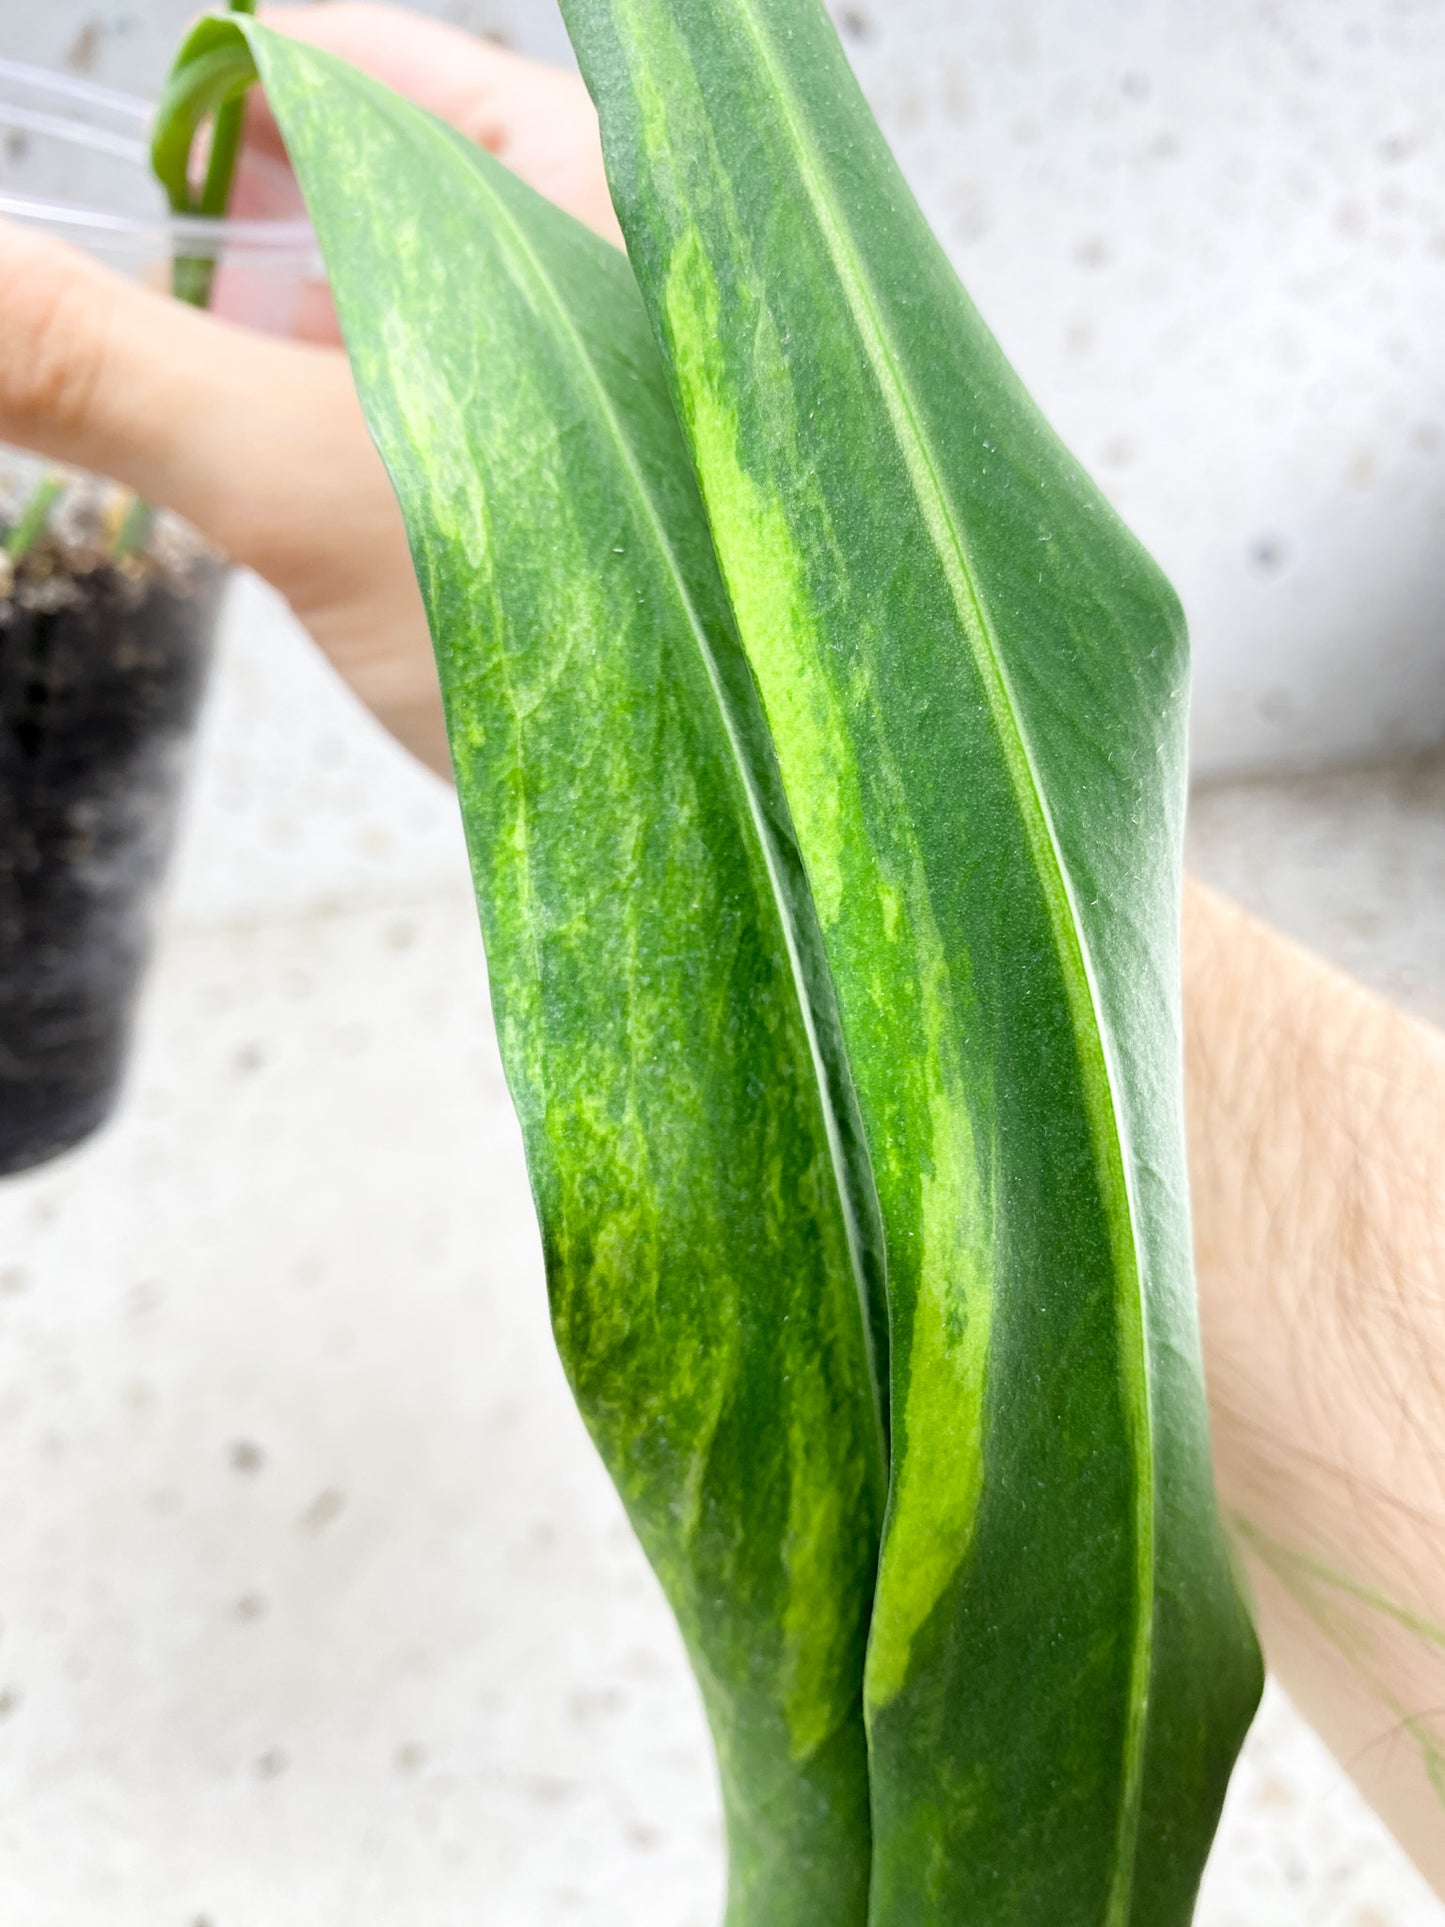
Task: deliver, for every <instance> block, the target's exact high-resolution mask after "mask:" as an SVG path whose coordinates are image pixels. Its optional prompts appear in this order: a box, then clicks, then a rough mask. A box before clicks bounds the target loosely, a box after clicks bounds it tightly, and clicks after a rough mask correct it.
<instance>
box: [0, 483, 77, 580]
mask: <svg viewBox="0 0 1445 1927" xmlns="http://www.w3.org/2000/svg"><path fill="white" fill-rule="evenodd" d="M64 487H65V481H64V478H63V477H62V476H59V475H47V476H46V477H45V478H44V480H43V481H41V482H40V483H39V484H38V485H37V486H36V489H35V492H34V493H33V494H32V495H31V497H30V500H29V501H28V502H27V503H26V504H25V507H24V508H23V509H22V510H21V512H20V520H19V521H18V522H17V523H16V524H15V526H14V528H13V529H12V530H11V531H10V533H9V535H8V536H7V537H6V538H5V545H4V546H5V553H6V555H8V556H9V558H10V560H11V561H12V562H18V561H19V560H20V558H21V556H22V555H27V554H28V553H29V552H30V550H31V549H33V548H34V547H35V544H36V543H37V542H38V541H39V540H40V538H41V536H43V535H44V533H45V527H46V524H47V523H48V522H49V520H50V511H51V510H52V509H53V508H54V507H55V504H56V502H57V500H58V499H59V497H60V494H61V492H62V490H63V489H64Z"/></svg>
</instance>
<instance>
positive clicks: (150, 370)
mask: <svg viewBox="0 0 1445 1927" xmlns="http://www.w3.org/2000/svg"><path fill="white" fill-rule="evenodd" d="M267 18H268V19H269V20H270V21H271V23H272V24H273V25H276V26H278V27H281V28H283V29H285V30H286V31H288V32H292V33H295V34H298V35H304V36H305V37H306V38H307V39H309V40H312V41H315V42H317V43H319V44H323V45H325V46H327V47H329V48H330V49H332V50H333V51H334V52H337V53H339V54H341V55H343V56H344V57H345V58H347V59H350V60H352V61H354V62H355V63H356V64H357V65H359V66H362V67H365V68H366V69H368V70H369V71H370V72H372V73H374V74H376V75H378V76H379V77H380V78H381V79H383V80H386V81H388V82H389V83H390V84H392V85H394V86H396V87H398V88H400V89H401V91H403V92H405V93H407V94H409V95H410V96H411V97H412V98H413V99H416V100H419V101H421V102H423V103H424V104H425V105H426V106H428V107H430V108H432V109H433V111H435V112H437V113H438V114H440V115H442V116H443V117H444V118H446V119H448V120H450V121H452V122H453V123H454V124H455V125H457V126H458V127H460V128H461V129H462V130H463V131H464V132H466V133H467V134H468V135H469V136H471V137H472V138H473V139H478V140H481V141H483V142H484V143H485V144H486V145H487V146H488V147H489V148H491V149H492V150H493V151H494V152H495V153H497V154H498V155H499V156H500V158H501V159H502V160H503V161H505V162H506V163H507V164H508V165H509V166H511V167H513V168H515V170H516V171H517V172H518V173H519V174H521V175H522V176H523V178H525V179H526V180H528V181H530V182H531V183H532V185H533V186H535V187H537V188H539V189H540V190H541V191H542V192H544V193H546V194H549V195H551V196H552V197H553V198H554V199H555V200H557V201H558V202H559V203H560V204H561V205H562V206H564V207H566V208H568V209H569V210H570V211H571V212H572V213H574V214H576V215H578V216H579V217H580V218H582V219H583V220H586V221H588V222H590V223H591V224H592V225H593V226H594V227H596V228H597V229H598V230H599V231H600V232H602V233H604V234H606V235H607V236H608V237H609V238H610V239H612V240H617V239H618V238H619V237H618V234H617V228H616V223H615V221H614V219H613V215H612V210H611V205H610V202H609V200H608V196H607V189H606V183H605V180H604V177H603V172H602V163H601V156H600V151H599V147H598V135H597V122H596V117H595V115H594V113H593V111H592V107H591V104H590V102H589V101H588V99H587V96H586V94H585V92H584V91H583V89H582V87H581V84H580V82H578V81H577V80H576V79H575V78H574V77H572V76H570V75H567V74H562V73H558V72H555V71H553V70H551V69H549V68H545V67H541V66H538V65H536V64H534V63H532V62H530V61H525V60H521V59H519V58H517V57H516V56H514V55H511V54H508V53H506V52H504V51H502V50H501V49H500V48H497V47H493V46H489V45H487V44H485V43H482V42H478V41H475V40H472V39H470V38H469V37H468V36H466V35H464V34H461V33H459V32H457V31H456V30H455V29H452V28H449V27H444V26H440V25H437V24H435V23H433V22H429V21H425V20H422V19H419V18H417V17H415V16H412V15H404V14H401V13H398V12H395V11H392V10H391V9H388V8H386V7H382V6H371V5H351V4H335V5H330V6H326V7H324V8H278V9H274V10H271V11H270V12H269V14H268V15H267ZM248 138H249V141H250V143H251V145H252V146H253V147H254V148H255V149H256V150H258V151H268V150H269V151H271V152H277V151H279V143H278V141H277V137H276V133H275V129H274V127H273V126H272V125H271V123H270V122H269V120H268V118H267V116H266V115H265V112H264V109H263V108H261V107H260V105H259V104H258V103H254V104H253V108H252V111H251V116H250V130H249V136H248ZM315 332H316V334H317V336H318V338H317V339H315V340H313V341H310V342H308V343H305V344H299V343H295V342H278V341H271V340H264V339H260V338H258V337H256V336H253V335H250V334H247V333H245V332H244V331H242V330H240V329H236V328H232V327H229V326H228V325H227V324H226V323H225V322H224V321H221V320H218V319H216V318H214V317H210V316H202V315H197V314H195V313H192V312H190V311H188V310H185V309H182V308H180V307H179V306H177V305H176V304H174V303H170V302H168V301H166V300H165V299H164V298H162V297H161V296H159V295H157V294H154V293H151V292H149V291H147V290H145V289H143V288H140V287H136V286H133V285H130V284H128V283H126V282H123V281H120V280H117V279H115V278H114V277H112V276H111V275H109V274H108V273H106V272H105V271H104V270H102V269H100V268H98V267H96V266H94V265H92V264H91V263H89V262H87V261H85V260H84V259H82V258H81V257H79V256H77V255H74V254H72V253H71V252H69V251H68V250H66V249H65V248H63V247H61V246H59V245H58V244H55V243H53V242H50V241H47V240H42V239H38V238H36V237H34V236H31V235H28V234H25V233H22V232H20V231H19V230H17V229H15V228H13V227H10V226H7V225H5V224H3V223H0V440H5V441H10V442H13V443H17V444H20V445H22V446H26V447H30V448H33V449H35V450H37V451H38V452H40V453H42V454H45V455H49V456H51V457H53V458H55V459H58V460H64V461H70V462H75V463H78V464H80V465H81V466H84V467H87V468H92V469H95V470H97V471H98V472H100V473H102V474H107V475H111V476H114V477H115V478H116V479H118V480H119V481H121V482H123V483H125V484H126V485H127V486H129V487H131V488H134V489H135V490H137V491H138V492H139V493H140V494H142V495H143V496H144V497H145V498H146V499H147V500H149V501H152V502H156V503H159V504H163V505H165V506H167V507H170V508H173V509H175V510H176V511H178V512H179V513H180V514H182V515H184V516H186V517H188V518H189V519H190V520H191V521H192V522H193V523H195V524H196V526H197V527H198V528H200V529H201V530H203V531H204V532H205V533H206V534H207V535H209V536H210V537H211V538H212V539H213V540H214V541H215V542H216V543H217V544H218V545H219V546H220V547H222V548H223V549H224V550H226V552H227V553H228V554H230V555H231V556H233V557H234V558H235V559H236V560H237V561H238V562H241V563H243V564H246V565H248V566H250V567H252V568H254V569H255V570H256V571H257V572H258V573H259V574H261V575H262V576H264V577H265V578H266V579H267V580H269V581H270V582H272V583H274V584H275V586H276V587H277V588H278V589H279V590H280V591H281V593H282V594H283V595H284V596H285V597H286V598H287V600H288V601H289V602H290V604H291V606H292V608H293V609H294V610H295V611H296V614H297V615H298V617H299V618H300V620H301V621H302V623H303V624H304V625H305V626H306V628H307V629H308V630H309V631H310V633H311V634H312V636H313V637H314V638H315V640H316V641H317V643H318V644H319V645H320V646H321V648H322V649H323V650H324V651H325V653H326V654H327V656H328V657H329V658H330V660H331V662H332V663H333V665H334V666H335V668H336V669H337V670H338V671H339V672H340V674H341V675H342V676H343V677H344V678H345V679H346V681H347V682H348V683H349V684H350V685H351V687H352V688H353V689H354V690H355V691H356V692H357V694H358V695H359V696H360V697H361V698H362V700H363V701H365V702H366V703H367V704H369V706H370V707H371V708H372V709H373V710H374V711H375V713H376V715H377V716H378V717H379V718H380V720H381V721H382V722H383V723H384V724H385V725H386V726H387V727H388V728H389V729H390V730H391V731H392V732H393V734H395V735H396V736H397V737H398V738H399V739H400V740H401V741H402V742H403V743H405V744H406V745H407V746H408V747H409V748H410V749H412V750H413V751H414V752H415V753H416V754H417V755H418V756H419V757H420V758H421V759H422V760H423V761H425V762H427V763H429V764H430V765H431V766H432V767H433V768H434V769H436V770H438V771H439V772H441V773H443V774H447V773H448V772H449V766H448V762H447V752H446V737H445V731H444V728H443V725H442V719H441V709H440V703H439V699H438V696H437V688H436V679H435V673H434V670H433V667H432V661H431V651H430V644H429V642H428V638H427V632H426V625H425V621H424V619H423V616H422V611H421V605H420V601H419V598H418V595H417V591H416V587H415V584H414V581H413V578H412V574H411V569H410V564H409V560H408V556H407V551H406V544H405V540H404V537H403V534H402V529H401V523H400V519H399V516H398V514H397V511H396V508H395V505H394V503H393V501H392V497H391V493H390V490H389V488H388V485H387V482H386V478H385V475H384V474H383V472H382V469H381V465H380V462H379V460H378V459H377V457H376V455H375V453H374V451H373V450H372V447H371V444H370V441H369V440H368V438H367V435H366V430H365V427H364V425H363V423H362V420H361V415H360V411H359V408H358V406H357V403H356V398H355V395H354V393H353V390H352V386H351V382H350V378H349V375H348V372H347V367H346V363H345V360H344V357H343V356H342V354H341V352H340V350H339V348H338V347H337V346H336V345H335V339H334V333H331V332H330V331H329V330H328V328H327V326H326V325H325V324H324V323H323V325H322V326H321V327H320V328H318V329H317V330H315ZM1184 934H1185V945H1184V955H1185V1007H1186V1032H1187V1036H1186V1068H1187V1101H1188V1125H1189V1141H1190V1167H1191V1178H1192V1183H1193V1192H1194V1209H1195V1239H1196V1249H1197V1257H1198V1270H1199V1289H1200V1309H1201V1318H1202V1325H1203V1334H1204V1348H1205V1364H1206V1371H1207V1377H1208V1384H1209V1394H1210V1406H1211V1411H1212V1416H1213V1425H1214V1440H1215V1449H1216V1458H1217V1469H1218V1482H1219V1492H1220V1502H1221V1507H1222V1510H1223V1511H1224V1514H1225V1516H1226V1518H1227V1519H1228V1521H1229V1524H1230V1529H1231V1532H1232V1533H1233V1535H1234V1540H1235V1544H1236V1545H1237V1547H1238V1549H1239V1552H1240V1557H1241V1561H1242V1564H1243V1567H1244V1570H1245V1572H1246V1574H1247V1577H1248V1581H1249V1583H1250V1586H1251V1588H1252V1590H1253V1595H1254V1599H1255V1604H1256V1608H1257V1612H1258V1618H1259V1623H1260V1627H1261V1632H1262V1635H1263V1639H1264V1644H1265V1648H1266V1652H1267V1655H1268V1658H1269V1661H1270V1664H1271V1666H1272V1667H1273V1669H1274V1670H1275V1672H1276V1673H1277V1674H1278V1675H1279V1677H1280V1678H1281V1679H1282V1680H1283V1682H1284V1683H1285V1685H1286V1686H1287V1687H1288V1688H1289V1690H1290V1692H1291V1694H1292V1695H1293V1697H1294V1699H1295V1700H1296V1702H1297V1704H1298V1705H1299V1706H1300V1707H1301V1708H1302V1709H1303V1710H1304V1712H1305V1713H1306V1714H1307V1715H1308V1717H1309V1718H1310V1719H1311V1720H1312V1721H1313V1722H1314V1724H1315V1725H1316V1727H1317V1728H1318V1729H1319V1731H1320V1732H1321V1733H1322V1734H1323V1736H1324V1737H1325V1739H1326V1740H1327V1741H1328V1742H1329V1744H1330V1745H1331V1746H1332V1747H1333V1748H1334V1750H1335V1752H1336V1753H1337V1754H1338V1756H1339V1757H1340V1759H1341V1760H1343V1761H1344V1763H1345V1765H1346V1766H1347V1767H1348V1768H1349V1770H1350V1772H1351V1773H1352V1774H1353V1775H1354V1777H1355V1778H1356V1780H1357V1781H1358V1782H1359V1784H1360V1785H1361V1786H1362V1787H1363V1789H1364V1790H1365V1792H1366V1793H1367V1795H1368V1796H1369V1798H1370V1799H1371V1800H1372V1801H1373V1802H1374V1804H1375V1806H1376V1807H1377V1808H1378V1810H1379V1811H1380V1813H1381V1814H1382V1815H1383V1816H1384V1818H1385V1819H1386V1821H1387V1822H1388V1824H1389V1825H1390V1826H1391V1828H1392V1829H1393V1830H1394V1832H1395V1833H1396V1835H1397V1836H1398V1838H1399V1839H1400V1840H1401V1842H1402V1843H1403V1844H1404V1846H1405V1847H1406V1848H1407V1850H1408V1851H1409V1852H1410V1853H1411V1854H1412V1855H1413V1856H1414V1858H1415V1860H1416V1862H1417V1864H1418V1865H1419V1867H1420V1868H1421V1870H1422V1871H1423V1872H1424V1874H1425V1875H1426V1877H1427V1878H1428V1879H1429V1880H1430V1881H1431V1882H1433V1884H1434V1885H1435V1887H1436V1889H1437V1890H1438V1891H1439V1892H1440V1893H1441V1894H1442V1895H1445V1038H1442V1037H1441V1036H1440V1035H1439V1034H1438V1033H1436V1032H1435V1031H1433V1030H1430V1029H1427V1028H1425V1027H1423V1026H1422V1025H1419V1024H1417V1023H1413V1022H1411V1021H1410V1020H1409V1019H1408V1018H1406V1017H1404V1016H1402V1015H1400V1014H1399V1013H1398V1012H1396V1011H1394V1010H1392V1009H1390V1008H1389V1007H1388V1006H1387V1005H1385V1004H1383V1003H1382V1002H1380V1001H1379V1000H1378V999H1376V998H1374V997H1372V996H1370V995H1369V994H1368V993H1367V992H1365V991H1363V990H1361V989H1360V988H1359V987H1358V986H1356V985H1354V984H1352V983H1350V982H1349V981H1347V980H1346V979H1344V978H1342V977H1340V976H1338V975H1336V974H1335V973H1334V972H1332V971H1330V970H1329V969H1327V968H1326V967H1325V966H1324V965H1323V964H1321V963H1319V962H1318V961H1317V960H1316V959H1314V958H1312V957H1310V956H1308V955H1306V954H1305V953H1303V952H1301V951H1299V950H1297V949H1295V948H1294V947H1293V946H1291V945H1290V944H1288V943H1286V942H1285V941H1284V940H1283V939H1282V938H1280V937H1278V936H1276V935H1275V934H1273V933H1272V932H1270V931H1268V930H1266V929H1264V928H1263V927H1261V926H1260V925H1258V924H1256V923H1253V922H1251V921H1250V920H1249V919H1248V918H1246V917H1244V916H1243V915H1242V913H1240V912H1239V911H1237V910H1235V909H1234V908H1233V907H1231V906H1230V905H1228V904H1226V903H1224V902H1222V901H1221V900H1219V899H1218V898H1216V897H1214V896H1212V895H1210V894H1209V893H1207V892H1205V891H1203V890H1200V889H1198V888H1195V887H1192V886H1191V887H1190V889H1189V890H1188V891H1187V893H1186V902H1185V923H1184Z"/></svg>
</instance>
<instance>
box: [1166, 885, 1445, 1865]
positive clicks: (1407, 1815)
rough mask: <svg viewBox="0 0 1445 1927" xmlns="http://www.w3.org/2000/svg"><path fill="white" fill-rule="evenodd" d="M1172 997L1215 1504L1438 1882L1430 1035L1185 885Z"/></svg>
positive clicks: (1437, 1507)
mask: <svg viewBox="0 0 1445 1927" xmlns="http://www.w3.org/2000/svg"><path fill="white" fill-rule="evenodd" d="M1185 1006H1186V1014H1187V1036H1186V1049H1187V1058H1188V1091H1189V1130H1190V1166H1191V1179H1192V1184H1193V1191H1194V1209H1195V1244H1196V1252H1197V1257H1198V1268H1199V1289H1200V1304H1201V1315H1202V1319H1203V1326H1204V1346H1205V1361H1206V1369H1207V1372H1208V1376H1209V1389H1210V1404H1211V1409H1212V1413H1213V1422H1214V1436H1215V1451H1216V1458H1217V1464H1218V1476H1219V1486H1220V1494H1221V1500H1222V1503H1223V1506H1224V1508H1225V1511H1226V1513H1227V1514H1228V1516H1229V1518H1230V1520H1231V1524H1232V1525H1233V1528H1234V1530H1235V1533H1236V1536H1237V1538H1238V1541H1239V1544H1240V1547H1241V1550H1242V1552H1243V1555H1244V1561H1245V1565H1246V1568H1247V1570H1248V1573H1249V1577H1250V1581H1251V1583H1252V1585H1253V1587H1254V1591H1255V1597H1256V1602H1257V1606H1258V1610H1259V1616H1260V1622H1261V1630H1262V1633H1263V1636H1264V1642H1265V1647H1266V1650H1267V1653H1268V1656H1269V1659H1270V1662H1271V1665H1272V1666H1273V1667H1274V1669H1275V1671H1276V1672H1277V1673H1278V1675H1279V1676H1280V1678H1281V1679H1282V1680H1283V1682H1284V1683H1285V1685H1286V1686H1287V1687H1288V1688H1289V1689H1290V1691H1291V1692H1292V1694H1293V1695H1294V1697H1295V1698H1296V1700H1297V1701H1298V1702H1299V1704H1300V1705H1301V1707H1302V1709H1303V1710H1304V1711H1305V1713H1306V1714H1307V1715H1308V1716H1309V1718H1310V1719H1311V1720H1312V1721H1313V1722H1314V1723H1315V1725H1316V1726H1317V1727H1318V1728H1319V1730H1320V1731H1321V1732H1322V1733H1323V1734H1324V1736H1325V1737H1326V1739H1328V1740H1329V1741H1330V1743H1331V1744H1332V1745H1333V1747H1334V1749H1335V1751H1336V1752H1337V1754H1339V1756H1340V1757H1341V1759H1343V1760H1344V1761H1345V1763H1346V1764H1347V1765H1348V1766H1349V1768H1350V1770H1351V1771H1352V1772H1353V1773H1354V1774H1355V1777H1356V1778H1357V1779H1358V1780H1359V1781H1360V1783H1361V1784H1362V1786H1363V1787H1364V1788H1365V1790H1366V1791H1367V1793H1368V1794H1369V1796H1370V1797H1371V1799H1372V1800H1374V1802H1375V1804H1376V1805H1377V1806H1378V1807H1379V1808H1380V1810H1381V1811H1382V1812H1383V1813H1384V1815H1385V1817H1386V1819H1387V1820H1388V1821H1389V1823H1390V1825H1391V1826H1392V1827H1393V1828H1394V1830H1395V1832H1396V1833H1397V1834H1398V1835H1399V1837H1400V1838H1401V1839H1402V1840H1403V1841H1404V1843H1405V1844H1406V1846H1407V1847H1408V1848H1409V1849H1410V1850H1411V1852H1412V1853H1413V1854H1414V1855H1415V1858H1416V1859H1417V1861H1418V1862H1419V1864H1420V1865H1421V1867H1422V1868H1423V1869H1424V1870H1425V1871H1426V1873H1427V1874H1428V1875H1429V1877H1430V1878H1431V1879H1432V1880H1433V1881H1434V1882H1435V1883H1436V1884H1437V1886H1439V1887H1440V1888H1441V1889H1442V1891H1445V1039H1442V1038H1441V1037H1440V1036H1439V1035H1437V1034H1436V1033H1435V1032H1433V1031H1430V1030H1427V1029H1425V1028H1423V1027H1422V1026H1420V1025H1417V1024H1414V1023H1412V1022H1410V1021H1409V1020H1408V1019H1407V1018H1404V1017H1402V1016H1400V1015H1399V1014H1398V1013H1397V1012H1395V1011H1393V1010H1391V1009H1390V1008H1389V1007H1388V1006H1387V1005H1385V1004H1383V1003H1381V1002H1380V1001H1379V1000H1377V999H1376V998H1374V997H1372V996H1370V995H1369V994H1368V993H1366V992H1365V991H1363V990H1361V989H1359V988H1358V987H1357V986H1355V985H1353V984H1351V983H1349V982H1348V981H1346V980H1345V979H1343V978H1341V977H1339V976H1337V975H1335V974H1334V973H1333V972H1331V971H1330V970H1328V969H1327V968H1326V967H1325V966H1324V965H1322V964H1320V963H1318V962H1317V961H1316V960H1314V959H1312V958H1310V957H1308V956H1306V955H1305V954H1304V953H1302V952H1300V951H1298V950H1296V949H1295V948H1294V947H1293V946H1292V945H1290V944H1288V943H1286V942H1285V941H1284V940H1283V939H1281V938H1279V937H1277V936H1275V935H1273V934H1272V933H1271V932H1269V931H1266V930H1264V929H1262V928H1261V927H1260V926H1259V925H1257V924H1255V923H1253V922H1251V921H1250V920H1249V919H1248V918H1246V917H1245V916H1244V915H1243V914H1242V913H1240V912H1238V911H1236V910H1234V909H1233V908H1232V907H1230V906H1229V905H1226V904H1224V903H1222V902H1221V901H1220V900H1219V899H1217V898H1214V897H1211V896H1210V895H1208V894H1207V893H1206V892H1204V891H1202V890H1198V889H1191V891H1190V893H1189V897H1188V901H1187V904H1186V916H1185Z"/></svg>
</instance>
